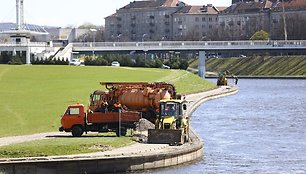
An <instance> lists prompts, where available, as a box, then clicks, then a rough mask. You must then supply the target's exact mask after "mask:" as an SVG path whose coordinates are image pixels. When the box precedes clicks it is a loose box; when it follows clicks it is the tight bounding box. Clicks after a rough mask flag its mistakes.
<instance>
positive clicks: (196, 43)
mask: <svg viewBox="0 0 306 174" xmlns="http://www.w3.org/2000/svg"><path fill="white" fill-rule="evenodd" d="M301 45H304V46H306V41H305V40H289V41H284V40H269V41H154V42H95V43H92V42H89V43H73V46H74V47H104V48H105V47H107V48H110V47H147V48H149V47H195V46H226V47H230V46H272V47H273V46H301Z"/></svg>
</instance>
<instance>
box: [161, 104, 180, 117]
mask: <svg viewBox="0 0 306 174" xmlns="http://www.w3.org/2000/svg"><path fill="white" fill-rule="evenodd" d="M177 110H178V108H177V104H176V103H173V102H171V103H170V102H169V103H161V107H160V111H161V113H160V114H161V116H177Z"/></svg>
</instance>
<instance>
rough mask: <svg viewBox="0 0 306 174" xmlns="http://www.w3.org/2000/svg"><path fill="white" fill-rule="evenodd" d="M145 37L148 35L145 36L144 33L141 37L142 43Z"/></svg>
mask: <svg viewBox="0 0 306 174" xmlns="http://www.w3.org/2000/svg"><path fill="white" fill-rule="evenodd" d="M146 36H148V34H146V33H145V34H143V35H142V42H144V41H145V40H144V39H145V37H146Z"/></svg>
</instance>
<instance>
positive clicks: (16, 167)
mask: <svg viewBox="0 0 306 174" xmlns="http://www.w3.org/2000/svg"><path fill="white" fill-rule="evenodd" d="M237 90H238V89H237V87H236V86H223V87H220V88H217V89H214V90H211V91H206V92H201V93H196V94H190V95H188V96H186V99H187V101H188V112H189V114H190V115H191V113H192V112H193V111H194V110H195V109H196V108H197V107H198V106H199V105H200V104H201V103H203V102H204V101H206V100H210V99H214V98H218V97H222V96H226V95H231V94H234V93H236V92H237ZM191 119H192V118H191ZM190 138H191V141H190V143H186V144H184V145H181V146H169V145H165V144H145V143H136V144H133V145H131V146H127V147H122V148H118V149H114V150H112V151H105V152H97V153H90V154H79V155H68V156H49V157H31V158H18V159H0V173H1V172H2V173H5V174H19V173H20V174H21V173H33V174H40V173H43V174H45V173H48V174H61V173H65V174H67V173H68V174H69V173H71V174H75V173H105V172H125V171H135V170H147V169H155V168H162V167H169V166H174V165H179V164H184V163H187V162H192V161H196V160H199V159H201V158H202V157H203V147H204V146H203V142H202V140H201V139H200V138H199V137H198V136H197V135H196V133H195V132H194V131H191V134H190Z"/></svg>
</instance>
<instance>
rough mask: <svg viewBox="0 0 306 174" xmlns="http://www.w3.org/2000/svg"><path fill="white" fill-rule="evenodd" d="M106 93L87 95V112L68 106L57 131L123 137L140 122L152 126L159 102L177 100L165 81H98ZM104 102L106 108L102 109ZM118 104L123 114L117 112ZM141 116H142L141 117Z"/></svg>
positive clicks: (172, 87) (80, 108) (172, 89)
mask: <svg viewBox="0 0 306 174" xmlns="http://www.w3.org/2000/svg"><path fill="white" fill-rule="evenodd" d="M100 84H101V85H103V86H105V88H106V89H107V90H106V91H102V90H96V91H94V92H93V93H92V94H91V95H90V104H89V106H88V109H87V111H85V107H84V105H83V104H75V105H69V106H68V108H67V109H66V111H65V112H64V114H63V115H62V119H61V124H62V126H61V127H60V128H59V130H60V131H66V132H72V135H73V136H77V137H78V136H81V135H82V134H83V133H84V132H87V131H93V132H109V131H111V132H116V134H117V136H121V135H125V134H126V130H127V129H129V128H135V127H136V126H135V123H137V122H138V121H139V119H140V118H141V117H142V118H146V119H148V120H149V121H151V122H152V123H155V121H156V119H157V118H158V114H159V107H160V103H159V101H161V100H171V99H176V98H179V97H180V96H178V95H176V90H175V87H174V86H173V85H172V84H168V83H164V82H155V83H147V82H101V83H100ZM103 102H105V103H107V107H105V106H103V104H102V103H103ZM117 103H120V105H121V106H122V112H121V111H120V112H118V110H116V108H115V105H116V104H117ZM140 115H141V116H140Z"/></svg>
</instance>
